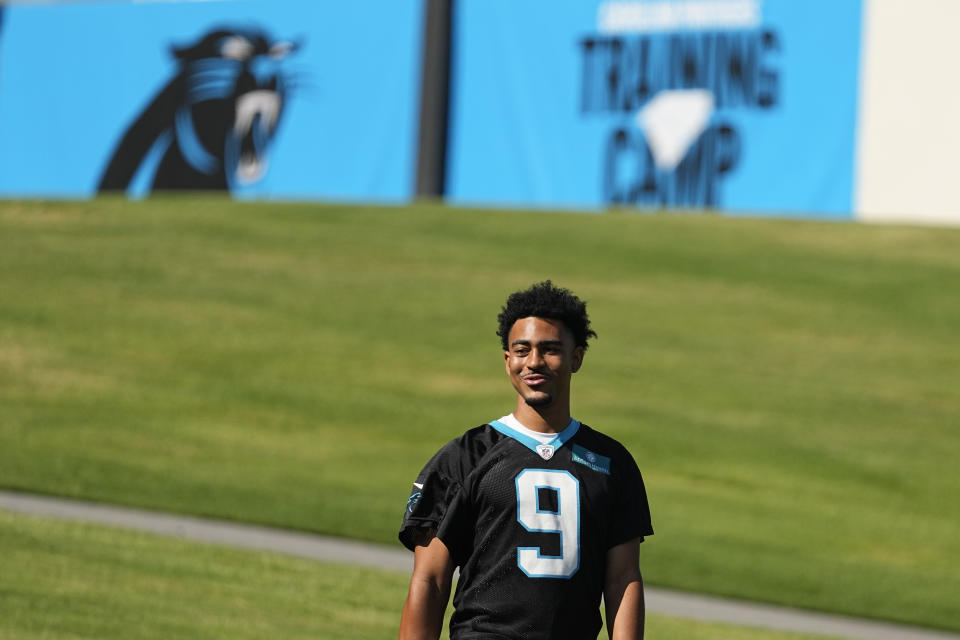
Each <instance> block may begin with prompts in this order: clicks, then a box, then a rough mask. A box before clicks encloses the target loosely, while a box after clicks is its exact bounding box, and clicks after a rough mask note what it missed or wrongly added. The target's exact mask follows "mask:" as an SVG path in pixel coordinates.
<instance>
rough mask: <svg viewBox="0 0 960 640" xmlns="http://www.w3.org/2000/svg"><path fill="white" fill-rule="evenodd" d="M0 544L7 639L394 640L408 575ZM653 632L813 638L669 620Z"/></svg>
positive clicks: (212, 553) (64, 540) (206, 551)
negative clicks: (277, 639) (215, 639)
mask: <svg viewBox="0 0 960 640" xmlns="http://www.w3.org/2000/svg"><path fill="white" fill-rule="evenodd" d="M0 545H2V548H3V549H4V554H3V560H2V565H0V566H2V567H3V569H4V570H3V571H0V593H2V594H3V597H2V598H0V638H18V639H20V640H32V639H35V638H45V639H48V640H60V639H67V638H69V639H71V640H79V639H81V638H90V639H93V638H96V639H97V640H111V639H113V638H116V639H118V640H151V639H161V638H162V639H163V640H167V639H169V638H211V639H214V638H229V639H230V640H242V639H244V638H265V637H276V638H290V639H292V640H295V639H297V638H324V639H329V640H340V639H343V640H348V639H349V640H382V639H386V638H395V637H396V635H397V630H398V627H399V623H400V609H401V608H402V606H403V599H404V597H405V596H406V583H407V577H406V576H403V575H400V574H397V573H394V572H386V571H376V570H368V569H358V568H355V567H346V566H343V565H335V564H327V563H320V562H312V561H306V560H300V559H294V558H290V557H288V556H280V555H275V554H268V553H258V552H252V551H237V550H231V549H225V548H221V547H217V546H208V545H200V544H193V543H188V542H184V541H180V540H175V539H170V538H163V537H158V536H152V535H148V534H139V533H133V532H128V531H122V530H118V529H113V528H106V527H99V526H94V525H86V524H81V523H77V522H66V521H54V520H48V519H45V518H36V517H29V516H20V515H13V514H10V513H8V512H4V511H0ZM648 634H649V637H653V638H658V639H659V640H701V639H703V640H705V639H708V638H709V639H710V640H724V639H727V638H729V639H734V638H736V639H737V640H810V639H811V638H812V636H806V635H801V634H791V633H779V632H770V631H765V630H757V629H748V628H742V627H736V626H732V625H719V624H704V623H699V622H692V621H685V620H678V619H672V618H665V617H661V616H651V617H650V620H649V622H648ZM443 637H444V638H447V637H448V635H447V633H446V631H445V632H444V634H443ZM604 637H605V635H604ZM816 637H817V638H822V637H823V636H816Z"/></svg>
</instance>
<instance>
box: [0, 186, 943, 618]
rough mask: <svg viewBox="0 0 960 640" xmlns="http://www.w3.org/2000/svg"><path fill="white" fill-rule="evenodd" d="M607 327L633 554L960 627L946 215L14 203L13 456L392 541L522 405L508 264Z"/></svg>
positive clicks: (735, 587)
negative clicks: (488, 433) (873, 223)
mask: <svg viewBox="0 0 960 640" xmlns="http://www.w3.org/2000/svg"><path fill="white" fill-rule="evenodd" d="M547 277H550V278H553V279H554V280H555V281H557V282H558V283H560V284H562V285H564V286H569V287H571V288H572V289H573V290H574V291H576V292H577V293H579V294H580V295H581V296H582V297H584V298H585V299H586V300H588V302H589V304H590V311H591V317H592V319H593V322H594V326H595V328H596V330H597V332H598V333H599V339H598V340H597V341H596V342H595V343H594V344H593V345H592V346H591V348H590V350H589V352H588V354H587V359H586V362H585V365H584V369H583V371H582V372H581V373H579V374H577V378H576V380H575V385H574V413H575V415H576V416H577V417H579V418H580V419H582V420H584V421H586V422H587V423H589V424H591V425H593V426H596V427H598V428H600V429H601V430H603V431H606V432H608V433H610V434H611V435H613V436H615V437H617V438H618V439H620V440H621V441H622V442H624V443H625V444H626V445H627V446H628V447H629V448H630V450H631V451H632V452H633V454H634V456H635V457H636V458H637V460H638V462H639V464H640V467H641V469H642V470H643V471H644V477H645V479H646V481H647V485H648V490H649V496H650V500H651V505H652V510H653V517H654V527H655V529H656V531H657V534H656V535H655V536H654V537H653V538H651V539H650V540H649V541H648V542H647V543H645V544H644V545H643V557H642V562H643V569H644V572H645V576H646V578H647V580H648V581H649V582H650V583H652V584H660V585H666V586H672V587H678V588H683V589H693V590H703V591H708V592H713V593H718V594H727V595H733V596H740V597H747V598H757V599H762V600H768V601H772V602H779V603H785V604H791V605H796V606H803V607H812V608H817V609H823V610H829V611H837V612H841V613H849V614H857V615H866V616H873V617H878V618H891V619H896V620H900V621H904V622H912V623H918V624H926V625H931V626H939V627H944V628H950V629H956V630H960V609H958V608H957V607H956V602H957V599H958V598H960V571H958V569H960V536H958V535H957V531H958V530H960V500H957V499H956V496H957V495H958V494H960V473H958V472H957V466H956V460H957V459H958V458H960V428H958V427H960V418H958V416H960V392H958V391H957V382H956V381H957V372H958V371H960V333H958V331H957V327H958V326H960V296H957V295H956V290H957V283H958V282H960V231H958V230H943V229H923V228H905V227H867V226H860V225H852V224H835V223H814V222H800V221H770V220H740V219H727V218H719V217H708V216H688V217H684V216H674V217H668V216H656V215H652V216H649V215H628V214H606V215H573V214H551V213H516V212H504V211H500V212H479V211H465V210H450V209H445V208H441V207H438V206H420V207H397V208H374V207H345V206H319V205H293V204H289V205H280V204H270V205H267V204H237V203H232V202H228V201H226V200H222V199H214V198H206V199H204V198H199V199H198V198H192V199H186V198H183V199H157V200H152V201H149V202H143V203H129V202H125V201H122V200H103V201H97V202H91V203H84V204H67V203H0V300H2V303H0V407H2V408H3V410H2V413H0V486H5V487H9V488H17V489H24V490H31V491H41V492H48V493H55V494H61V495H67V496H81V497H86V498H93V499H98V500H105V501H111V502H118V503H125V504H131V505H138V506H146V507H151V508H158V509H169V510H174V511H182V512H188V513H198V514H207V515H214V516H220V517H226V518H235V519H241V520H250V521H257V522H263V523H268V524H274V525H280V526H288V527H296V528H302V529H309V530H315V531H321V532H324V533H330V534H335V535H342V536H349V537H355V538H362V539H368V540H375V541H382V542H391V541H393V540H394V539H395V534H396V527H397V525H398V522H399V517H400V513H401V510H402V508H403V505H404V503H405V500H406V497H407V492H408V490H409V487H410V482H411V481H412V480H413V479H414V477H415V474H416V472H417V471H418V470H419V467H420V466H421V465H422V464H423V463H424V462H425V461H426V459H427V458H428V457H429V456H430V455H431V454H432V453H433V451H434V450H435V449H437V448H438V447H439V446H440V445H442V444H443V443H444V442H445V441H446V440H448V439H449V438H451V437H453V436H454V435H457V434H458V433H460V432H462V431H463V430H464V429H466V428H468V427H471V426H474V425H476V424H480V423H482V422H484V421H486V420H488V419H490V418H494V417H498V416H500V415H502V414H503V413H506V412H508V411H509V410H510V409H511V408H512V404H513V400H512V393H511V390H510V388H509V386H508V383H507V381H506V379H505V376H504V374H503V369H502V361H501V356H500V353H499V350H498V346H497V339H496V336H495V335H494V330H495V317H496V313H497V312H498V311H499V308H500V306H501V305H502V303H503V299H504V297H505V296H506V294H507V293H509V292H510V291H513V290H515V289H518V288H521V287H525V286H527V285H529V284H530V283H532V282H534V281H536V280H539V279H543V278H547Z"/></svg>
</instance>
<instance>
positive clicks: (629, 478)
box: [607, 449, 653, 549]
mask: <svg viewBox="0 0 960 640" xmlns="http://www.w3.org/2000/svg"><path fill="white" fill-rule="evenodd" d="M614 480H615V483H614V501H613V504H614V508H613V519H612V523H611V527H610V533H609V538H608V539H607V548H608V549H609V548H612V547H615V546H617V545H618V544H622V543H624V542H627V541H628V540H633V539H634V538H640V540H641V542H642V541H643V538H644V536H651V535H653V524H652V522H651V520H650V504H649V503H648V502H647V490H646V488H645V487H644V486H643V477H642V476H641V475H640V469H639V468H638V467H637V463H636V462H635V461H634V460H633V456H631V455H630V453H629V452H627V451H626V449H624V450H623V451H622V454H621V455H620V456H617V458H616V466H615V469H614Z"/></svg>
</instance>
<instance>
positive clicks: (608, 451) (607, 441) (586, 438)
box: [574, 423, 636, 467]
mask: <svg viewBox="0 0 960 640" xmlns="http://www.w3.org/2000/svg"><path fill="white" fill-rule="evenodd" d="M574 444H578V445H580V446H581V447H585V448H586V449H587V450H589V451H590V452H593V453H595V454H599V455H601V456H604V457H606V458H609V459H611V460H614V461H616V462H617V464H616V465H615V466H617V467H619V466H621V464H623V461H628V462H627V464H628V466H633V467H635V466H636V462H635V461H634V458H633V454H631V453H630V451H629V449H627V448H626V447H625V446H624V445H623V444H621V443H620V441H619V440H617V439H615V438H613V437H612V436H609V435H607V434H605V433H602V432H600V431H597V430H596V429H594V428H592V427H590V426H588V425H586V424H583V423H581V424H580V430H579V432H578V433H577V435H576V437H575V438H574Z"/></svg>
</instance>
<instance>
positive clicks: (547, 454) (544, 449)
mask: <svg viewBox="0 0 960 640" xmlns="http://www.w3.org/2000/svg"><path fill="white" fill-rule="evenodd" d="M537 453H539V454H540V457H541V458H543V459H544V460H549V459H550V458H552V457H553V445H552V444H538V445H537Z"/></svg>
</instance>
